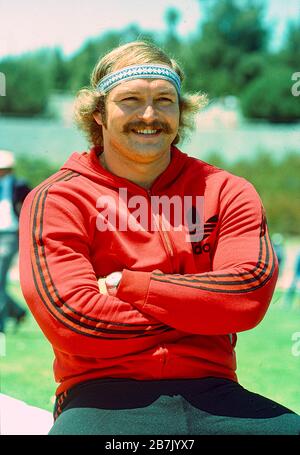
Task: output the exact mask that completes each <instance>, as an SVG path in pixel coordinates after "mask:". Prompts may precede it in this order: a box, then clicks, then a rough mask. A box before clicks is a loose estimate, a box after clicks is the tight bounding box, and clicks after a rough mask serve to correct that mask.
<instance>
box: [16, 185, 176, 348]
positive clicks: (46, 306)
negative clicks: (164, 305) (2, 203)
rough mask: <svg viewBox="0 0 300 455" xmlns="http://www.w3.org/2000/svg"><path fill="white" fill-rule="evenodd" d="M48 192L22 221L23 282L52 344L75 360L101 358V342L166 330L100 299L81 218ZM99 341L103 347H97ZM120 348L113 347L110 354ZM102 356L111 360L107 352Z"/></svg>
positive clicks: (26, 209)
mask: <svg viewBox="0 0 300 455" xmlns="http://www.w3.org/2000/svg"><path fill="white" fill-rule="evenodd" d="M66 201H67V198H66V197H62V196H61V195H51V194H50V193H48V191H47V190H46V187H45V188H44V190H43V189H42V190H39V191H34V192H32V193H30V195H29V196H28V197H27V199H26V200H25V203H24V205H23V208H22V212H21V220H20V281H21V287H22V291H23V294H24V297H25V299H26V301H27V304H28V305H29V307H30V309H31V311H32V313H33V315H34V316H35V318H36V319H37V322H38V323H39V325H40V326H41V328H42V330H43V331H44V333H45V335H46V336H47V338H48V339H49V341H50V342H51V343H52V344H53V345H54V346H55V347H57V348H59V349H60V350H63V351H65V352H68V353H73V354H76V355H86V356H95V355H97V354H99V349H100V348H101V344H99V343H100V342H101V340H128V339H133V338H136V337H144V336H146V335H148V336H149V335H150V336H151V335H155V334H158V333H161V332H163V331H166V330H168V329H170V328H166V326H165V325H163V324H161V323H160V322H158V321H157V320H155V319H154V318H152V316H149V315H146V314H144V313H142V312H141V311H140V310H139V309H137V308H136V307H134V306H133V305H132V304H131V303H128V302H126V301H124V300H121V299H119V298H116V297H111V296H108V295H104V294H100V292H99V288H98V282H97V277H96V276H95V272H94V269H93V267H92V264H91V260H90V247H91V245H90V244H89V240H88V235H87V232H86V229H87V228H88V226H85V224H87V223H85V222H84V220H83V219H82V218H83V215H82V213H80V210H79V209H77V208H76V205H75V204H74V205H73V206H72V207H71V208H70V207H69V206H70V203H68V205H67V202H66ZM97 340H99V341H97ZM118 345H119V346H120V349H121V348H122V346H121V345H122V343H121V344H120V343H112V345H111V346H112V349H117V346H118ZM103 355H110V353H109V352H105V354H103Z"/></svg>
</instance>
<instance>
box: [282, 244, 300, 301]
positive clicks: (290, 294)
mask: <svg viewBox="0 0 300 455" xmlns="http://www.w3.org/2000/svg"><path fill="white" fill-rule="evenodd" d="M299 285H300V250H298V251H297V255H296V259H295V264H294V275H293V280H292V282H291V284H290V287H289V289H288V290H287V291H286V294H285V299H284V302H285V305H284V306H285V308H292V306H293V304H294V300H295V297H296V296H297V293H298V292H299V291H298V287H299Z"/></svg>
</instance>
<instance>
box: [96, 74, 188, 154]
mask: <svg viewBox="0 0 300 455" xmlns="http://www.w3.org/2000/svg"><path fill="white" fill-rule="evenodd" d="M96 121H97V122H98V123H101V124H102V125H103V141H104V150H105V153H109V152H110V150H113V151H114V152H115V153H118V154H122V155H123V156H125V157H127V158H129V159H132V160H134V161H137V162H140V163H147V162H151V161H155V160H156V159H158V158H159V157H160V156H162V155H163V154H165V153H170V146H171V144H172V142H173V140H174V139H175V137H176V135H177V132H178V127H179V103H178V95H177V92H176V89H175V87H174V86H173V85H172V84H171V83H170V82H168V81H165V80H161V79H135V80H132V81H127V82H124V83H121V84H119V85H117V86H116V87H114V88H113V89H112V90H111V91H110V92H109V94H108V97H107V100H106V116H105V122H104V124H103V121H102V119H101V118H100V114H99V115H98V117H97V118H96Z"/></svg>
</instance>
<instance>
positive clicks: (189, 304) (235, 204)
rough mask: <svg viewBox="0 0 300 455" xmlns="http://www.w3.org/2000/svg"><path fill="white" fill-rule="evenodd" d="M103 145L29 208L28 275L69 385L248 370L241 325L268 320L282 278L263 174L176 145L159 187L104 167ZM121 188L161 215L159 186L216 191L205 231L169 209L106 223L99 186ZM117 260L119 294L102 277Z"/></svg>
mask: <svg viewBox="0 0 300 455" xmlns="http://www.w3.org/2000/svg"><path fill="white" fill-rule="evenodd" d="M100 152H101V151H100V149H99V148H93V149H92V150H91V151H90V153H83V154H79V153H74V154H73V155H72V156H71V157H70V158H69V160H68V161H67V162H66V164H65V165H64V166H63V167H62V168H61V170H60V171H59V172H57V173H56V174H55V175H53V176H52V177H50V178H49V179H47V180H46V181H45V182H43V183H42V184H40V185H39V186H38V187H36V188H35V189H34V190H33V191H31V193H30V194H29V195H28V196H27V198H26V200H25V203H24V205H23V208H22V212H21V219H20V278H21V287H22V291H23V294H24V297H25V299H26V301H27V303H28V305H29V307H30V309H31V311H32V313H33V315H34V317H35V318H36V320H37V322H38V324H39V325H40V327H41V329H42V330H43V332H44V334H45V335H46V337H47V338H48V340H49V341H50V343H51V344H52V346H53V349H54V353H55V362H54V373H55V379H56V381H57V382H58V383H59V387H58V389H57V394H59V393H61V392H64V391H66V390H67V389H68V388H70V387H71V386H73V385H75V384H77V383H79V382H82V381H85V380H89V379H94V378H117V377H119V378H133V379H138V380H151V379H153V380H157V379H171V378H177V379H179V378H200V377H207V376H218V377H223V378H229V379H232V380H237V378H236V374H235V370H236V362H235V351H234V346H235V343H236V332H240V331H243V330H248V329H251V328H252V327H254V326H256V325H257V324H258V323H259V322H260V321H261V319H262V318H263V316H264V314H265V312H266V310H267V308H268V305H269V302H270V300H271V297H272V294H273V291H274V287H275V283H276V278H277V260H276V257H275V255H274V252H273V249H272V245H271V242H270V239H269V235H268V231H267V226H266V221H265V217H264V210H263V208H262V205H261V201H260V199H259V197H258V195H257V193H256V191H255V190H254V188H253V186H252V185H251V184H250V183H249V182H247V181H246V180H245V179H243V178H240V177H237V176H234V175H232V174H230V173H228V172H226V171H224V170H222V169H218V168H216V167H214V166H211V165H209V164H207V163H205V162H203V161H200V160H198V159H195V158H192V157H188V156H187V155H186V154H184V153H182V152H180V151H179V150H178V149H176V148H173V149H172V159H171V162H170V164H169V166H168V168H167V169H166V170H165V171H164V172H163V173H162V174H161V175H160V176H159V177H158V178H157V179H156V181H155V182H154V183H153V185H152V187H151V189H150V190H149V191H147V190H145V189H143V188H141V187H140V186H138V185H135V184H134V183H132V182H129V181H128V180H126V179H124V178H120V177H117V176H115V175H113V174H111V173H110V172H108V171H106V170H105V169H103V168H102V166H101V165H100V164H99V161H98V158H97V154H99V153H100ZM120 188H122V189H123V190H124V189H126V191H127V196H128V198H129V199H130V198H131V199H130V200H131V202H133V201H134V198H133V197H134V196H144V198H146V201H148V204H149V207H148V211H149V214H150V215H151V210H150V206H151V205H150V201H151V197H152V196H162V195H166V196H169V198H171V197H172V196H179V197H180V198H181V199H183V196H191V197H193V198H194V197H196V196H204V214H203V217H204V235H203V238H202V240H199V241H189V240H188V236H187V231H186V230H184V229H177V230H176V229H169V230H167V229H166V228H165V225H164V224H163V218H162V216H160V215H158V218H157V222H156V225H155V226H156V228H155V229H148V230H147V229H143V230H135V231H134V230H132V229H123V230H122V229H117V230H106V231H105V230H103V229H102V231H101V230H100V229H99V226H100V224H101V223H100V221H101V220H100V221H99V213H102V215H101V216H102V218H101V219H102V220H103V219H104V218H105V217H104V215H103V213H104V212H102V209H103V207H104V206H102V205H101V204H100V205H99V197H100V198H102V197H104V196H105V197H107V198H108V200H110V202H109V207H110V209H112V205H113V204H112V202H113V201H115V202H116V207H117V201H118V200H119V199H118V196H119V189H120ZM109 198H110V199H109ZM132 198H133V199H132ZM100 206H101V207H102V208H101V209H100V208H99V207H100ZM126 210H127V211H128V213H129V212H130V213H131V214H132V212H133V209H132V208H130V207H127V208H125V212H126ZM128 213H127V215H128ZM124 215H126V213H124V207H123V209H122V210H118V213H116V218H117V220H118V222H120V220H121V218H122V217H124ZM170 221H171V223H170V224H171V225H172V222H173V221H174V220H173V221H172V215H170ZM99 223H100V224H99ZM171 227H172V226H171ZM181 227H182V226H181ZM190 233H191V230H190ZM117 270H123V276H122V280H121V282H120V285H119V288H118V292H117V296H116V297H112V296H108V295H103V294H100V292H99V289H98V283H97V279H98V278H99V277H103V276H106V275H108V274H109V273H111V272H114V271H117Z"/></svg>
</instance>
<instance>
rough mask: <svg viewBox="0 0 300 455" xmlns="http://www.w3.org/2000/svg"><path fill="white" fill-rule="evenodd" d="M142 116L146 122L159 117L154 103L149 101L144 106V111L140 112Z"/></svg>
mask: <svg viewBox="0 0 300 455" xmlns="http://www.w3.org/2000/svg"><path fill="white" fill-rule="evenodd" d="M140 117H141V119H142V120H144V121H145V122H152V121H153V120H155V119H157V113H156V110H155V107H154V106H153V104H152V103H148V104H147V105H146V106H144V108H143V110H142V112H141V113H140Z"/></svg>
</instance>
